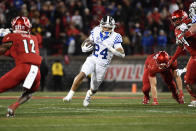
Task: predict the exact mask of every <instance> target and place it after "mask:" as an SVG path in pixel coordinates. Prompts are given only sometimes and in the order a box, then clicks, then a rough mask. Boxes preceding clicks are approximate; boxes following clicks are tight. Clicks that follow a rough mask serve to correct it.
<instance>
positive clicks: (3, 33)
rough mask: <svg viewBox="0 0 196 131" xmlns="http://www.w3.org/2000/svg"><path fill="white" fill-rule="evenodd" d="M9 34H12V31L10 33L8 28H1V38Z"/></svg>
mask: <svg viewBox="0 0 196 131" xmlns="http://www.w3.org/2000/svg"><path fill="white" fill-rule="evenodd" d="M9 33H11V31H10V29H8V28H6V29H4V28H1V29H0V37H4V36H5V35H7V34H9Z"/></svg>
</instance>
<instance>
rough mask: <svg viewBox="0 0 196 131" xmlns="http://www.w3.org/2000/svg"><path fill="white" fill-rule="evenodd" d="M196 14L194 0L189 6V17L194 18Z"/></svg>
mask: <svg viewBox="0 0 196 131" xmlns="http://www.w3.org/2000/svg"><path fill="white" fill-rule="evenodd" d="M195 16H196V2H193V3H191V4H190V6H189V17H190V18H191V19H194V17H195Z"/></svg>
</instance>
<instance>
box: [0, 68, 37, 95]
mask: <svg viewBox="0 0 196 131" xmlns="http://www.w3.org/2000/svg"><path fill="white" fill-rule="evenodd" d="M30 68H31V65H30V64H20V65H17V66H15V67H14V68H13V69H12V70H10V71H9V72H7V73H6V74H5V75H3V76H2V77H1V78H0V93H1V92H5V91H7V90H9V89H11V88H14V87H16V86H17V85H19V84H20V83H21V82H24V80H25V78H26V77H27V75H28V73H29V71H30ZM40 78H41V75H40V70H39V71H38V74H37V76H36V78H35V81H34V83H33V85H32V87H31V89H30V90H32V92H34V91H36V90H37V89H38V88H39V85H40Z"/></svg>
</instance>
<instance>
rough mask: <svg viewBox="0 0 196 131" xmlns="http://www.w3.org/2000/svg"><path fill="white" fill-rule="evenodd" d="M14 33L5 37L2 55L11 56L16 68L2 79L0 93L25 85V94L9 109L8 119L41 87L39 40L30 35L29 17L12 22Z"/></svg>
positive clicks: (0, 50)
mask: <svg viewBox="0 0 196 131" xmlns="http://www.w3.org/2000/svg"><path fill="white" fill-rule="evenodd" d="M11 24H12V29H13V33H9V34H7V35H5V36H4V37H3V40H2V44H1V45H0V54H1V55H5V56H10V57H12V58H13V59H14V61H15V65H16V66H15V67H14V68H13V69H11V70H10V71H9V72H8V73H6V74H5V75H3V76H2V77H1V78H0V83H1V84H0V93H1V92H5V91H7V90H9V89H11V88H14V87H16V86H17V85H19V84H20V83H23V87H24V93H23V94H22V95H21V97H20V98H19V99H18V100H17V101H16V102H15V103H13V104H12V105H10V106H9V107H8V112H7V117H13V116H14V111H15V109H16V108H17V107H18V106H19V105H21V104H23V103H24V102H26V101H27V100H29V99H30V98H31V96H32V93H34V92H35V91H36V90H37V89H38V87H39V85H40V77H41V76H40V69H39V66H40V64H41V60H42V58H41V56H40V55H39V48H38V41H37V38H36V37H35V36H33V35H31V34H30V29H31V23H30V21H29V19H28V18H27V17H21V16H18V17H16V18H14V19H13V20H12V22H11Z"/></svg>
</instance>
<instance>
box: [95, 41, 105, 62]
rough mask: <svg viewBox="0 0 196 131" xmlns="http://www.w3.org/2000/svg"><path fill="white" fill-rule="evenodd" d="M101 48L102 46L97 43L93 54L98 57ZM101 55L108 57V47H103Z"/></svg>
mask: <svg viewBox="0 0 196 131" xmlns="http://www.w3.org/2000/svg"><path fill="white" fill-rule="evenodd" d="M99 50H100V47H99V45H98V44H95V49H94V52H93V55H94V56H96V57H98V55H99V54H97V53H98V52H99ZM100 55H102V56H103V57H102V59H107V55H108V49H107V48H105V49H103V50H102V51H101V52H100Z"/></svg>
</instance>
